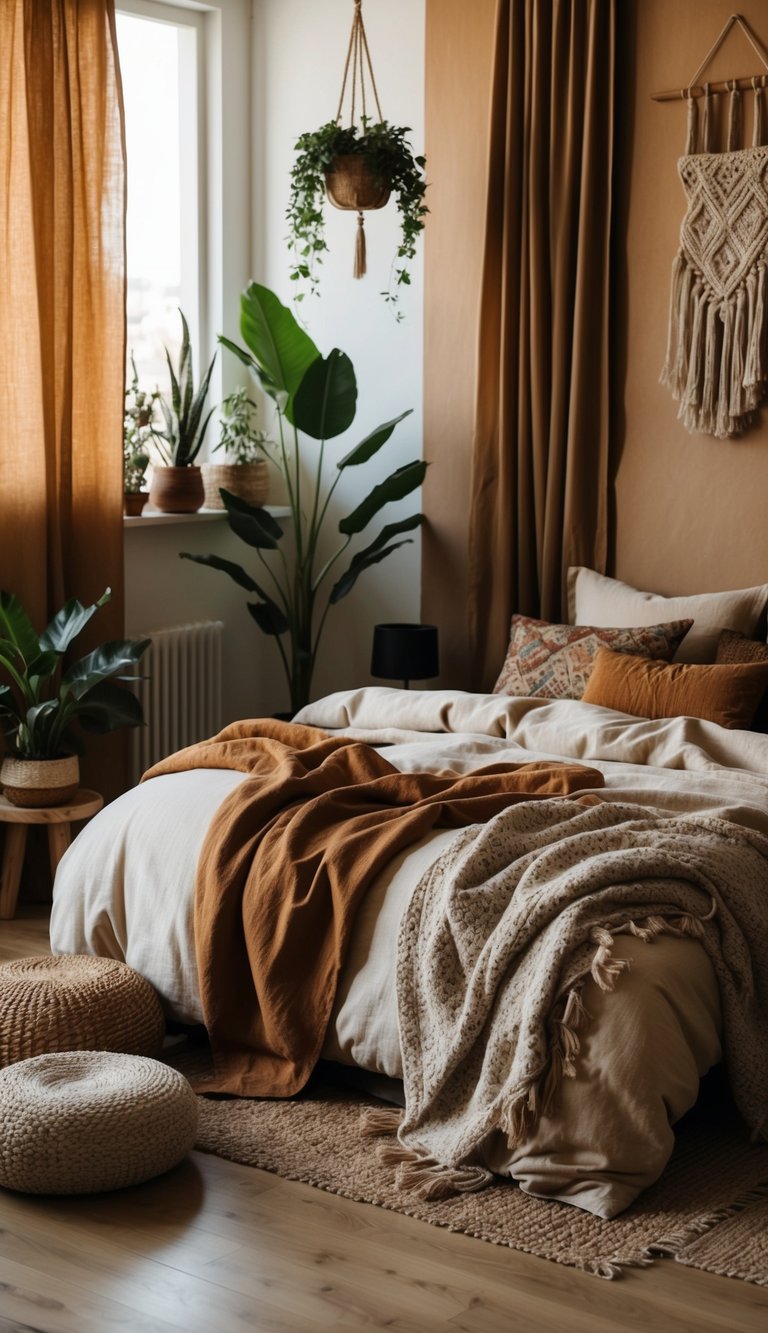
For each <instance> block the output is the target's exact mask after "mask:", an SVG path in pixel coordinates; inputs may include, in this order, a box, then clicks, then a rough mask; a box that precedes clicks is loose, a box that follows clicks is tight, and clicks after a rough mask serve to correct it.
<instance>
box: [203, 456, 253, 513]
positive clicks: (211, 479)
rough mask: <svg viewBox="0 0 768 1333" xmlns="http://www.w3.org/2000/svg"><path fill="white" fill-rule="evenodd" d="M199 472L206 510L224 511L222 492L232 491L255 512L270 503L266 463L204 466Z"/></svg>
mask: <svg viewBox="0 0 768 1333" xmlns="http://www.w3.org/2000/svg"><path fill="white" fill-rule="evenodd" d="M200 471H201V472H202V474H203V487H204V489H205V507H206V509H223V508H224V503H223V501H222V498H221V496H220V495H219V489H220V488H223V489H224V490H225V491H231V492H232V494H233V495H237V496H239V498H240V499H241V500H245V501H247V503H248V504H249V505H253V506H254V507H255V508H256V509H258V508H259V507H260V506H261V505H264V504H266V503H267V497H268V496H269V468H268V467H267V464H266V463H264V462H258V463H203V465H202V467H201V469H200Z"/></svg>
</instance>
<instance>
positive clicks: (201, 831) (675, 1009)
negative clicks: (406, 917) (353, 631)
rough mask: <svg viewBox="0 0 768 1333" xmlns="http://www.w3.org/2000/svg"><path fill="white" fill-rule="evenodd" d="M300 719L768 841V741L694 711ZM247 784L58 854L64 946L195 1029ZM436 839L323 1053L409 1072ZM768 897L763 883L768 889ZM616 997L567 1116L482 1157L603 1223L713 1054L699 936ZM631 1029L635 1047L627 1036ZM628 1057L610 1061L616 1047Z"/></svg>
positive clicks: (401, 888)
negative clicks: (584, 782) (136, 983)
mask: <svg viewBox="0 0 768 1333" xmlns="http://www.w3.org/2000/svg"><path fill="white" fill-rule="evenodd" d="M296 720H297V721H300V722H304V723H307V724H311V725H315V726H318V727H322V728H324V729H326V730H334V731H335V730H338V731H339V732H341V733H342V734H348V735H353V736H355V737H356V738H358V739H362V740H365V741H367V742H369V743H370V744H372V745H374V746H375V747H376V748H377V749H380V750H381V751H382V753H384V754H385V755H386V758H387V759H388V760H389V761H390V762H391V763H392V764H393V765H394V766H395V767H396V768H399V769H401V770H403V771H409V772H415V771H419V770H429V771H432V772H437V773H441V774H445V775H449V774H461V773H466V772H470V771H472V770H473V769H476V768H479V767H483V766H484V765H487V764H492V763H498V762H524V761H526V760H529V759H542V758H553V757H554V758H562V759H570V760H581V761H583V762H585V763H589V764H590V765H591V766H592V767H595V768H597V769H599V770H600V771H601V772H602V773H603V775H604V778H605V788H602V789H600V791H599V794H600V795H601V796H602V797H603V799H607V800H621V801H627V800H628V801H633V802H636V803H641V804H646V805H649V806H653V807H656V808H659V809H661V810H666V811H670V812H682V811H707V812H710V813H716V814H718V815H720V816H721V817H723V818H726V819H732V820H734V821H735V822H737V823H740V824H743V825H747V826H749V827H751V828H756V829H758V830H760V831H761V832H763V833H765V834H767V835H768V738H767V737H764V736H761V735H756V734H753V733H750V732H729V731H725V730H723V729H722V728H720V727H718V726H716V725H715V724H712V723H706V722H700V721H697V720H694V719H689V718H683V719H673V720H665V721H660V722H651V721H644V720H638V719H637V718H631V717H627V716H625V715H623V714H618V713H614V712H611V711H609V710H607V709H603V708H597V707H594V706H593V705H590V704H583V703H580V702H571V701H557V702H547V701H544V700H538V699H536V700H534V699H510V698H506V697H503V696H497V695H475V694H465V693H461V692H458V691H403V690H392V689H380V688H370V689H362V690H357V691H347V692H343V693H339V694H334V695H330V696H328V697H327V698H325V699H321V700H319V701H318V702H317V703H314V704H310V705H309V706H308V707H307V708H305V709H304V710H303V711H302V712H301V713H300V714H299V715H298V717H297V719H296ZM242 780H243V775H242V774H239V773H234V772H228V771H222V770H195V771H191V772H185V773H179V774H173V775H168V776H164V777H160V778H155V779H153V780H152V781H150V782H148V783H145V784H143V785H141V786H139V787H137V788H135V789H133V790H132V791H130V792H127V793H126V794H125V795H124V796H122V797H120V798H119V799H118V800H117V801H115V802H113V803H112V804H111V805H109V806H107V807H106V808H105V809H104V810H103V811H102V812H101V813H100V814H99V815H97V816H96V818H95V819H93V820H92V821H91V823H90V824H89V825H87V827H86V828H85V829H84V831H83V832H82V833H81V834H80V836H79V837H78V838H77V839H76V841H75V842H74V843H73V845H72V847H71V848H70V849H69V851H68V852H67V854H66V855H65V857H64V858H63V860H62V862H61V864H60V867H59V870H58V873H57V877H56V883H55V887H54V904H53V913H52V917H51V945H52V948H53V950H54V952H59V953H69V952H74V953H97V954H101V955H107V956H110V957H115V958H119V959H122V960H124V961H126V962H127V963H129V964H130V966H132V967H134V968H135V969H136V970H137V971H139V972H141V973H142V974H143V975H144V976H146V977H147V978H148V979H149V980H150V981H151V982H152V984H153V985H154V986H155V987H156V989H157V990H158V992H159V993H160V995H161V997H162V999H163V1003H164V1005H165V1009H166V1013H167V1014H168V1016H169V1017H172V1018H176V1019H178V1020H180V1021H182V1022H187V1023H194V1022H200V1021H202V1014H201V1010H200V1002H199V996H198V989H197V976H196V968H195V956H194V937H193V892H194V879H195V868H196V862H197V857H198V854H199V851H200V848H201V846H202V843H203V840H204V837H205V833H206V830H207V827H208V824H209V822H210V819H211V817H212V815H213V813H214V811H215V809H216V808H217V806H218V805H219V804H220V803H221V802H222V801H223V800H224V798H225V797H226V795H227V794H228V792H229V791H230V790H231V789H232V788H233V787H234V785H235V784H236V783H238V782H240V781H242ZM453 836H454V834H453V833H452V832H446V831H443V830H438V831H436V832H435V833H433V834H432V835H431V836H430V837H428V838H426V839H424V841H423V842H422V843H420V844H418V846H416V847H415V848H411V849H409V850H408V851H407V852H406V853H403V854H402V855H401V856H399V857H398V858H397V859H396V861H394V862H392V863H391V864H390V865H389V866H388V867H386V869H385V870H384V871H383V872H382V875H381V876H380V877H379V879H378V881H377V882H376V883H375V884H374V886H373V887H372V889H371V890H370V892H369V894H368V895H367V897H366V900H365V901H364V904H363V907H362V908H361V910H360V912H359V915H358V919H357V922H356V925H355V931H354V936H353V941H352V948H351V951H350V955H349V958H348V961H347V965H346V968H345V970H344V973H343V975H342V978H341V984H340V987H339V993H338V996H337V1002H336V1006H335V1009H334V1015H333V1020H332V1024H331V1028H330V1029H329V1032H328V1036H327V1041H326V1047H325V1052H324V1053H325V1054H326V1055H327V1056H328V1057H329V1058H334V1059H337V1060H342V1061H344V1062H346V1063H349V1064H356V1065H359V1066H361V1067H362V1068H364V1069H367V1070H371V1071H374V1072H380V1073H384V1074H387V1075H391V1076H394V1077H397V1076H399V1075H400V1073H401V1063H400V1049H399V1037H398V1029H397V1013H396V996H395V962H396V940H397V929H398V924H399V920H400V916H401V915H402V912H403V910H404V907H405V905H406V903H407V902H408V900H409V896H410V894H411V892H412V891H413V888H414V886H415V884H416V883H417V882H418V879H419V877H420V875H421V874H422V873H423V872H424V871H425V870H426V869H427V868H428V866H429V865H430V864H431V863H432V861H434V860H435V859H436V858H437V856H438V855H439V854H440V853H441V852H442V850H443V849H444V847H445V846H446V844H447V842H448V841H449V840H450V838H451V837H453ZM767 892H768V886H767ZM618 950H621V952H623V953H625V954H626V956H628V957H631V959H632V968H631V970H630V972H629V973H627V974H625V977H626V978H627V979H626V980H622V981H621V982H620V984H619V985H618V986H617V989H616V992H615V993H614V994H612V995H610V996H607V997H606V996H603V995H602V993H601V992H599V991H598V990H597V987H594V994H592V993H590V994H589V996H588V997H587V999H586V1000H585V1003H587V1007H588V1009H590V1010H591V1012H592V1013H593V1023H592V1024H591V1025H590V1031H589V1033H588V1035H587V1037H586V1038H585V1040H584V1042H583V1049H582V1052H581V1055H580V1060H579V1065H578V1071H579V1072H578V1075H577V1077H576V1078H575V1079H573V1080H571V1081H570V1085H568V1086H567V1087H566V1088H565V1090H564V1094H563V1100H562V1107H561V1111H560V1114H559V1116H558V1118H557V1119H556V1120H555V1119H552V1120H551V1121H547V1120H546V1119H544V1120H543V1121H542V1122H541V1123H540V1125H539V1126H538V1127H537V1132H536V1134H535V1135H534V1136H533V1138H532V1139H531V1140H530V1141H529V1142H528V1143H526V1144H523V1145H521V1146H520V1148H519V1149H518V1150H517V1151H516V1153H515V1154H514V1155H513V1156H511V1155H510V1153H509V1150H508V1149H506V1145H502V1144H496V1145H495V1147H494V1148H493V1150H492V1152H491V1156H492V1159H493V1160H491V1161H490V1162H489V1164H490V1165H492V1166H494V1168H495V1169H498V1170H501V1171H507V1172H509V1173H511V1174H512V1175H514V1176H515V1178H516V1179H517V1180H519V1181H520V1183H521V1184H522V1186H523V1188H527V1189H530V1191H531V1192H533V1193H537V1194H543V1195H548V1196H552V1197H557V1198H562V1199H567V1200H569V1201H572V1202H576V1203H579V1204H580V1205H581V1206H583V1207H587V1208H590V1209H591V1210H592V1211H595V1212H599V1213H602V1214H603V1215H605V1216H610V1215H612V1214H613V1213H615V1212H617V1211H619V1209H620V1208H622V1207H624V1206H626V1204H627V1203H628V1202H629V1201H630V1200H631V1198H633V1197H634V1196H635V1195H636V1194H637V1193H638V1190H639V1189H640V1188H642V1186H643V1185H644V1184H646V1183H648V1181H649V1180H652V1179H654V1178H655V1177H656V1176H657V1175H658V1174H659V1172H660V1171H661V1169H662V1168H663V1166H664V1164H665V1162H666V1160H667V1158H668V1156H669V1152H670V1151H671V1146H672V1141H673V1138H672V1130H671V1128H670V1125H671V1123H672V1122H674V1120H675V1119H677V1118H678V1117H679V1116H680V1115H682V1114H683V1113H684V1112H685V1111H686V1110H687V1109H688V1108H689V1107H690V1105H692V1103H693V1100H695V1096H696V1092H697V1089H698V1080H699V1077H700V1075H701V1074H702V1073H703V1072H705V1070H706V1069H707V1068H709V1066H710V1065H712V1064H714V1063H716V1062H717V1060H718V1059H719V1058H720V1026H719V1011H718V1001H717V992H716V988H715V985H714V980H713V977H712V974H711V968H710V966H709V963H708V960H707V958H706V955H705V954H704V952H703V950H702V949H701V947H700V946H699V944H698V943H697V942H696V941H693V940H678V939H672V938H669V937H661V938H660V939H658V940H657V941H656V942H655V943H654V944H653V945H645V944H643V943H642V942H640V941H637V940H633V939H630V938H626V939H623V940H622V941H621V942H620V943H619V944H618V947H617V952H618ZM630 1035H631V1038H632V1040H631V1041H630V1040H629V1037H630ZM604 1040H605V1041H606V1042H607V1041H610V1042H611V1043H612V1044H613V1045H614V1046H615V1044H616V1043H618V1045H619V1047H620V1048H621V1049H622V1052H623V1055H622V1059H621V1060H618V1061H616V1060H615V1059H613V1060H612V1061H611V1062H610V1066H609V1062H608V1061H607V1060H605V1059H604V1058H603V1045H602V1043H603V1041H604Z"/></svg>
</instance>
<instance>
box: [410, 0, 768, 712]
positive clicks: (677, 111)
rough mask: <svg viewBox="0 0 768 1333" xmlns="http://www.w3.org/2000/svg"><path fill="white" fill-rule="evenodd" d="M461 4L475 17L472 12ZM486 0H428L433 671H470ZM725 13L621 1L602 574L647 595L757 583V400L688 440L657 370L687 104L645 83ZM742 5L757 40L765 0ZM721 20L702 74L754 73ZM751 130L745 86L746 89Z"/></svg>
mask: <svg viewBox="0 0 768 1333" xmlns="http://www.w3.org/2000/svg"><path fill="white" fill-rule="evenodd" d="M470 11H471V12H470ZM494 11H495V3H494V0H473V3H472V5H471V6H468V5H466V4H463V3H462V2H461V0H427V5H426V144H427V154H428V174H429V177H430V180H431V181H432V182H433V183H432V185H431V187H430V197H429V202H430V207H431V208H432V214H431V216H430V219H429V222H428V228H427V242H426V252H425V281H426V294H425V329H424V336H425V375H424V447H425V456H426V457H427V458H428V459H429V460H430V462H431V463H432V467H431V468H430V470H429V473H428V477H427V483H426V486H425V491H424V500H425V510H426V512H427V515H428V517H429V520H430V530H429V533H428V535H427V536H426V537H425V540H424V547H423V584H422V618H423V619H424V620H432V621H434V622H435V623H437V624H438V625H439V626H440V629H441V637H442V644H443V683H444V684H446V685H455V686H459V687H464V688H471V686H472V682H471V681H470V680H469V679H468V676H467V667H466V656H467V634H466V541H467V517H468V514H467V507H468V500H469V482H470V471H471V443H472V418H473V407H474V393H475V349H476V325H477V298H478V291H479V283H480V274H481V264H482V247H483V225H484V221H483V220H484V207H485V184H486V168H485V157H486V145H487V119H488V108H489V93H490V80H491V69H492V47H493V18H494ZM731 12H732V9H731V4H730V2H729V0H621V4H620V15H621V25H622V28H623V32H622V38H621V41H622V50H621V52H620V59H619V69H620V84H619V100H620V103H621V107H622V123H621V127H620V138H619V144H618V160H617V175H616V207H617V228H616V235H617V238H618V243H617V247H616V285H615V297H616V303H617V304H616V316H617V318H616V345H615V348H614V349H613V350H614V354H615V360H614V386H615V413H614V429H613V440H612V447H613V457H614V481H615V490H614V495H613V519H614V522H613V529H614V534H615V535H614V543H613V550H612V555H611V566H610V569H609V572H611V573H615V574H616V575H617V576H618V577H620V578H624V579H626V580H627V581H629V582H632V583H634V584H636V585H637V586H639V587H645V588H648V589H653V590H657V591H659V592H666V593H671V592H690V591H694V590H697V589H702V590H704V589H711V590H716V589H718V588H724V587H739V586H747V585H750V584H753V583H761V582H763V581H766V580H768V521H766V514H767V512H768V409H766V410H765V411H764V412H763V416H762V419H761V421H760V423H759V424H758V425H757V426H755V427H753V428H752V429H751V430H750V431H749V432H748V433H747V434H746V435H745V436H743V437H741V438H740V439H737V440H734V441H718V440H713V439H710V438H707V437H702V436H691V435H689V434H688V432H687V431H686V430H685V429H684V427H683V426H682V425H680V424H679V423H678V421H677V404H676V403H674V402H673V400H672V398H671V396H670V394H669V391H668V390H667V389H665V388H662V386H661V385H660V384H659V383H658V377H659V372H660V370H661V365H662V362H663V359H664V350H665V345H666V331H667V307H668V300H669V285H670V274H671V266H672V259H673V257H674V254H675V250H676V247H677V240H678V234H679V229H680V223H681V221H682V217H683V213H684V197H683V192H682V187H681V185H680V182H679V178H678V175H677V165H676V164H677V158H678V156H679V155H680V153H681V152H682V150H683V147H684V138H685V114H686V113H685V105H684V103H682V102H667V103H661V102H654V101H652V100H651V93H652V92H654V91H656V90H658V89H661V88H669V87H674V86H679V85H680V84H683V83H685V81H686V80H687V79H689V78H690V77H691V76H692V75H693V73H694V71H695V70H696V68H697V67H698V65H699V64H700V63H701V60H702V59H703V57H704V55H705V53H706V51H707V49H708V47H709V46H710V45H711V43H712V42H713V41H714V39H715V37H716V36H717V33H718V32H719V30H720V28H721V26H722V24H723V23H724V22H725V20H726V18H727V17H728V15H729V14H730V13H731ZM741 12H742V13H743V14H744V15H745V17H746V18H747V19H749V21H750V22H751V23H752V25H753V27H754V28H755V30H756V31H757V32H758V33H759V34H760V35H761V36H762V39H763V41H764V42H766V43H768V19H767V17H766V13H767V11H766V5H765V0H746V3H745V5H744V6H743V8H742V10H741ZM758 65H759V62H758V59H757V57H756V55H755V54H754V52H753V51H752V50H751V48H750V47H749V45H748V44H747V42H746V40H745V39H744V37H743V36H742V35H741V34H740V33H738V32H733V33H731V35H730V36H729V38H728V41H727V43H726V45H725V47H724V50H723V51H722V52H721V53H719V54H718V56H717V57H716V59H715V62H714V63H713V65H712V68H711V77H712V79H713V80H715V79H718V78H722V77H728V76H731V75H733V74H738V75H742V74H752V73H756V72H757V69H758ZM744 110H745V117H746V121H747V127H748V129H749V131H750V133H751V110H752V108H751V97H745V98H744Z"/></svg>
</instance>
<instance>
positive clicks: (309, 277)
mask: <svg viewBox="0 0 768 1333" xmlns="http://www.w3.org/2000/svg"><path fill="white" fill-rule="evenodd" d="M408 134H410V129H409V127H408V126H407V125H390V124H389V122H388V121H386V120H382V121H376V122H375V123H372V122H371V120H370V119H369V118H368V117H365V116H364V117H363V119H362V123H361V124H360V125H359V126H358V125H346V126H344V125H337V124H336V122H335V121H333V120H331V121H328V123H327V124H325V125H321V126H320V128H319V129H318V130H314V131H311V132H308V133H306V134H302V135H301V137H300V138H299V139H298V140H297V142H296V147H295V151H296V160H295V162H294V164H293V170H292V172H291V194H290V199H289V202H288V210H287V214H286V216H287V218H288V227H289V237H288V239H289V241H290V243H291V246H292V249H293V255H294V262H293V264H292V267H291V280H292V281H293V282H295V283H297V284H298V285H300V284H301V283H302V282H303V283H306V284H308V288H309V291H310V292H311V293H313V294H317V291H318V287H319V282H320V279H319V275H318V272H317V270H318V267H319V266H320V264H322V261H323V254H324V252H325V251H326V250H327V249H328V246H327V244H326V240H325V215H324V212H323V205H324V202H325V173H326V172H327V171H330V170H331V169H332V167H333V164H334V161H335V160H336V158H337V157H342V156H344V155H345V154H347V153H358V154H359V155H360V156H361V157H363V158H364V159H365V161H366V162H367V164H368V166H369V167H370V169H371V173H372V175H373V177H374V179H375V181H376V183H377V184H379V185H386V186H388V187H389V189H390V190H391V191H392V194H393V196H394V198H395V201H396V204H397V209H398V211H399V213H400V244H399V245H398V247H397V251H396V253H395V259H394V261H393V266H392V267H393V272H392V277H391V280H390V283H389V287H388V288H387V289H386V291H384V292H382V293H381V294H382V296H383V297H384V299H385V300H386V301H387V302H388V303H389V304H390V305H392V306H394V307H396V306H397V304H398V301H399V297H400V288H401V287H403V286H407V285H408V284H409V283H410V281H411V278H410V271H409V268H408V265H409V263H410V261H411V260H412V259H413V258H414V255H415V254H416V242H417V240H418V238H419V234H420V232H421V231H422V230H423V228H424V217H425V215H426V214H427V213H428V212H429V209H428V208H427V206H426V204H425V203H424V192H425V190H426V188H427V183H426V181H425V179H424V165H425V159H424V158H423V157H415V156H414V154H413V152H412V151H411V147H410V144H409V142H408V140H407V138H406V135H408ZM398 260H399V261H400V265H399V267H398ZM303 296H304V292H303V291H298V292H297V294H296V300H297V301H300V300H302V299H303ZM397 318H398V319H402V313H401V312H400V311H398V312H397Z"/></svg>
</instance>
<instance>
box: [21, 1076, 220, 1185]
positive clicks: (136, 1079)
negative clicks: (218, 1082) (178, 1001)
mask: <svg viewBox="0 0 768 1333" xmlns="http://www.w3.org/2000/svg"><path fill="white" fill-rule="evenodd" d="M196 1133H197V1098H196V1097H195V1094H194V1092H193V1091H192V1089H191V1087H190V1086H189V1083H188V1082H187V1080H186V1079H185V1078H184V1076H183V1074H179V1073H178V1071H177V1070H175V1069H170V1068H169V1066H168V1065H163V1064H160V1062H159V1061H158V1060H149V1059H147V1058H146V1057H145V1056H139V1055H119V1054H116V1053H114V1052H108V1051H62V1052H59V1053H56V1054H52V1055H36V1056H34V1057H33V1058H32V1059H31V1060H21V1061H20V1062H19V1063H18V1064H15V1065H10V1066H9V1067H8V1068H7V1069H2V1070H0V1185H3V1186H5V1188H6V1189H12V1190H21V1191H23V1192H24V1193H25V1194H94V1193H97V1192H98V1191H100V1190H114V1189H120V1188H122V1187H123V1186H125V1185H138V1184H139V1183H140V1182H141V1181H142V1180H149V1179H150V1178H151V1177H152V1176H159V1175H161V1174H162V1172H163V1171H169V1170H170V1168H171V1167H172V1166H176V1164H177V1163H178V1162H180V1161H181V1159H182V1157H184V1156H185V1154H186V1153H188V1152H189V1150H190V1148H191V1147H192V1145H193V1144H194V1141H195V1136H196Z"/></svg>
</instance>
